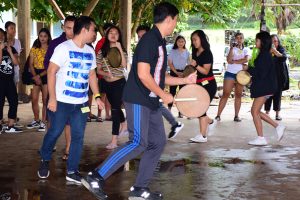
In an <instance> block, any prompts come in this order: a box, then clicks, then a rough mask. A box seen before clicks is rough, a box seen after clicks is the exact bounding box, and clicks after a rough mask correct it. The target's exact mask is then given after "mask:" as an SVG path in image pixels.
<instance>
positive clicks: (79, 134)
mask: <svg viewBox="0 0 300 200" xmlns="http://www.w3.org/2000/svg"><path fill="white" fill-rule="evenodd" d="M86 106H88V103H87V102H86V103H84V104H68V103H62V102H59V101H58V102H57V109H56V112H51V111H49V119H50V128H49V129H48V131H47V134H46V135H45V137H44V141H43V145H42V147H41V149H40V154H41V157H42V160H45V161H49V160H51V154H52V150H53V148H54V146H55V143H56V141H57V139H58V138H59V136H60V135H61V134H62V132H63V130H64V128H65V125H66V123H67V121H68V120H69V122H70V126H71V146H70V151H69V158H68V161H67V171H68V173H73V172H76V171H78V165H79V162H80V157H81V152H82V147H83V137H84V130H85V125H86V120H87V116H88V113H82V111H81V108H82V107H86Z"/></svg>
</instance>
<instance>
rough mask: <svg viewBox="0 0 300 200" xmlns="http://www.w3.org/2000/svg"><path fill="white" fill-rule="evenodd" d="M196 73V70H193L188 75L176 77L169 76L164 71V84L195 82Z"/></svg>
mask: <svg viewBox="0 0 300 200" xmlns="http://www.w3.org/2000/svg"><path fill="white" fill-rule="evenodd" d="M196 74H197V72H194V73H192V74H190V75H189V76H188V77H185V78H178V77H173V76H170V75H169V74H168V73H166V79H165V84H166V85H171V86H172V85H185V84H191V83H196V78H197V75H196Z"/></svg>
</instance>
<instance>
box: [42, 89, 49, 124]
mask: <svg viewBox="0 0 300 200" xmlns="http://www.w3.org/2000/svg"><path fill="white" fill-rule="evenodd" d="M47 96H48V87H47V85H43V86H42V100H43V110H42V121H43V122H46V113H47Z"/></svg>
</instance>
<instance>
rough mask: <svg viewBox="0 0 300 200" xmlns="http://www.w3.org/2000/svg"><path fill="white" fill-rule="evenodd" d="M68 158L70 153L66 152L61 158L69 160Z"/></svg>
mask: <svg viewBox="0 0 300 200" xmlns="http://www.w3.org/2000/svg"><path fill="white" fill-rule="evenodd" d="M68 158H69V154H68V153H65V154H64V155H63V157H62V158H61V159H62V160H64V161H66V160H68Z"/></svg>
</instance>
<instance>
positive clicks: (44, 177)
mask: <svg viewBox="0 0 300 200" xmlns="http://www.w3.org/2000/svg"><path fill="white" fill-rule="evenodd" d="M37 175H38V177H39V178H41V179H46V178H48V177H49V175H50V171H48V174H47V176H41V175H40V173H39V172H37Z"/></svg>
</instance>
